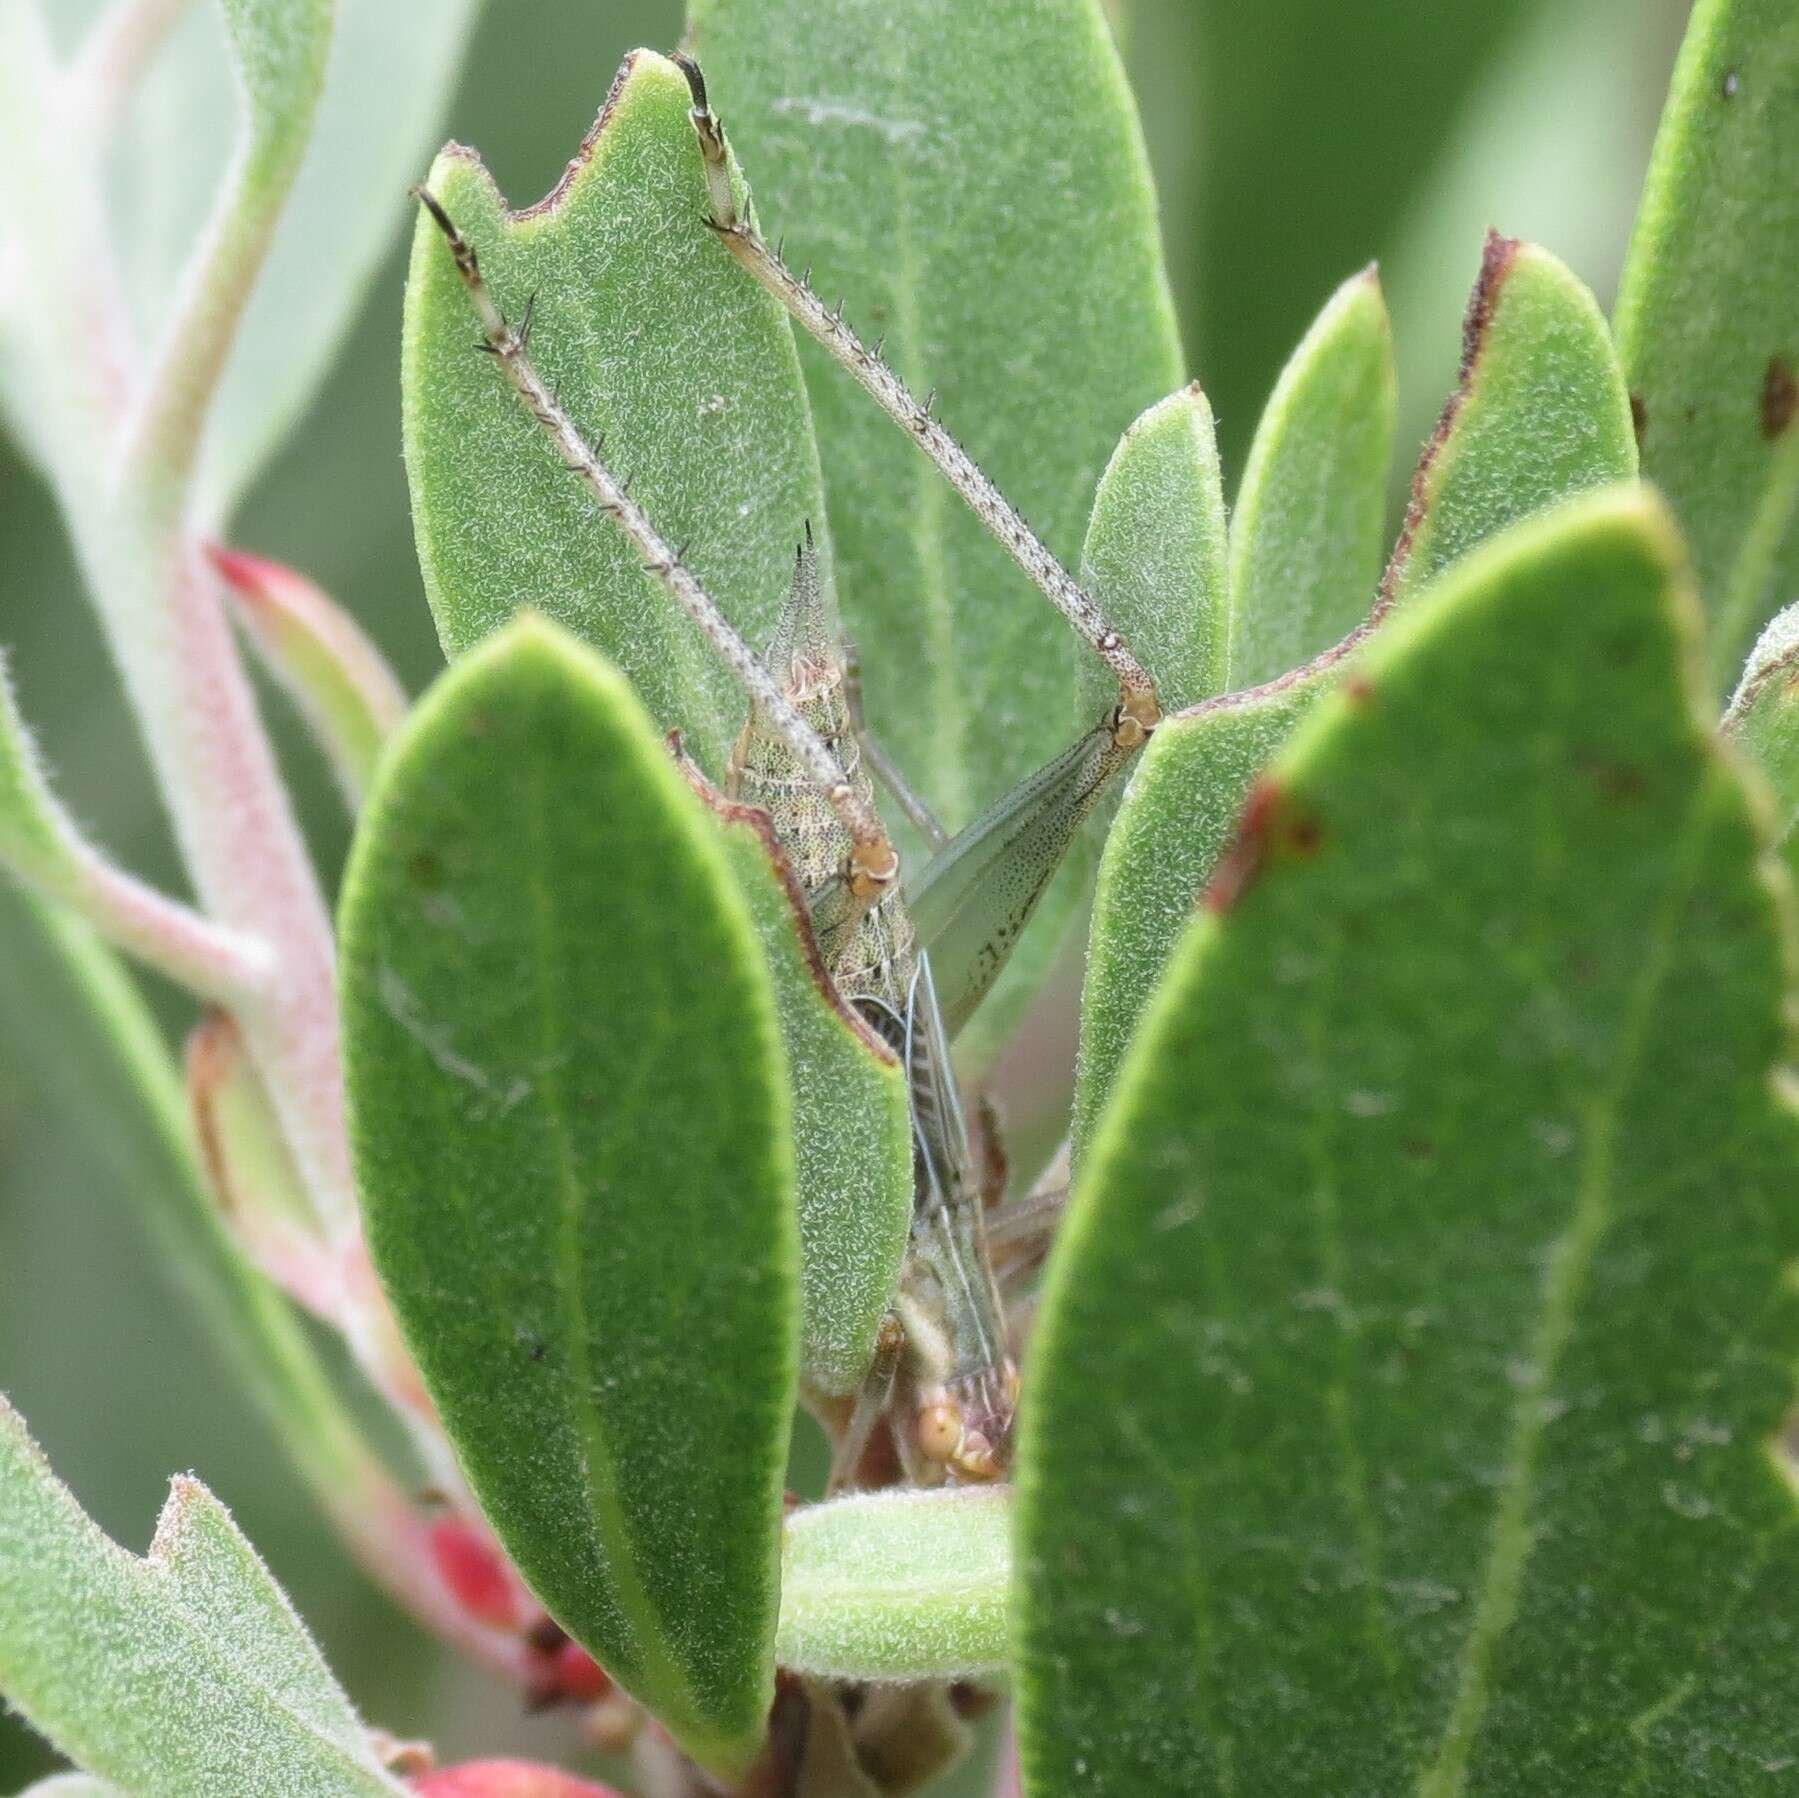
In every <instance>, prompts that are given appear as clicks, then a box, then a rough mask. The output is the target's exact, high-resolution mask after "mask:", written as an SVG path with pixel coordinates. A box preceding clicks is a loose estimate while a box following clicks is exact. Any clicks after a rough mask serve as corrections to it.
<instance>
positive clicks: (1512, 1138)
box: [1015, 490, 1799, 1798]
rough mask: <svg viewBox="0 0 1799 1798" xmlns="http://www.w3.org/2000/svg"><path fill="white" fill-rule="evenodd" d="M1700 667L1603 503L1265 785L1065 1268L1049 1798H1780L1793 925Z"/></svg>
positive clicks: (1478, 599)
mask: <svg viewBox="0 0 1799 1798" xmlns="http://www.w3.org/2000/svg"><path fill="white" fill-rule="evenodd" d="M1697 649H1698V612H1697V607H1696V604H1695V602H1694V598H1693V594H1692V591H1691V585H1690V577H1689V576H1688V574H1687V571H1686V569H1685V566H1684V563H1683V562H1682V560H1681V557H1680V552H1679V547H1678V541H1677V537H1676V534H1675V531H1674V528H1673V525H1672V522H1671V520H1670V519H1669V518H1668V516H1667V514H1666V513H1665V511H1663V510H1662V509H1661V507H1660V506H1659V505H1658V504H1657V503H1656V502H1655V501H1653V500H1651V499H1649V498H1647V497H1645V496H1643V495H1641V494H1640V493H1638V492H1636V491H1633V490H1623V491H1621V492H1615V493H1609V494H1604V495H1599V496H1594V497H1591V498H1589V499H1587V500H1584V501H1581V502H1578V503H1577V504H1576V505H1574V506H1571V507H1569V508H1568V509H1566V510H1565V511H1563V512H1561V513H1560V514H1558V515H1557V516H1556V517H1553V518H1548V519H1543V520H1539V521H1535V522H1533V523H1530V524H1527V525H1525V526H1522V527H1520V528H1519V529H1518V530H1517V531H1516V532H1514V533H1512V534H1510V535H1508V536H1507V537H1506V538H1505V539H1504V540H1503V541H1501V542H1498V543H1495V544H1493V545H1491V546H1489V547H1488V548H1487V549H1485V550H1483V551H1482V552H1480V554H1479V555H1478V556H1477V557H1475V558H1471V559H1470V560H1469V561H1468V563H1467V564H1466V565H1465V566H1464V568H1463V569H1462V570H1460V571H1458V572H1457V573H1456V574H1454V575H1452V576H1451V577H1449V579H1448V580H1446V581H1445V583H1444V584H1443V586H1442V588H1441V589H1440V594H1439V597H1438V598H1437V599H1435V600H1433V602H1432V603H1431V604H1430V605H1428V606H1425V607H1422V608H1420V610H1419V611H1418V612H1417V613H1416V614H1414V615H1412V616H1411V617H1409V618H1405V619H1402V620H1400V621H1398V622H1397V623H1396V624H1395V625H1393V626H1391V627H1389V629H1388V630H1387V631H1385V632H1383V633H1382V635H1381V637H1379V638H1377V639H1376V640H1375V641H1373V642H1372V643H1370V644H1369V645H1368V646H1367V647H1366V649H1365V650H1364V651H1363V652H1362V653H1361V655H1360V656H1359V657H1358V662H1357V667H1356V678H1355V680H1354V681H1353V683H1348V682H1346V683H1345V685H1344V687H1343V688H1342V690H1341V692H1340V693H1339V695H1337V696H1335V697H1333V698H1332V699H1330V700H1328V701H1327V702H1326V703H1325V705H1324V706H1322V707H1321V708H1320V709H1319V710H1318V711H1317V712H1315V713H1314V714H1313V716H1312V717H1311V718H1310V719H1309V720H1308V721H1307V722H1306V723H1305V724H1304V725H1303V726H1302V727H1301V729H1300V732H1299V734H1298V736H1297V737H1296V739H1295V741H1294V742H1293V743H1292V745H1291V746H1290V747H1289V749H1288V750H1287V751H1286V752H1285V753H1284V754H1283V755H1282V756H1281V758H1280V759H1279V760H1278V761H1277V763H1276V765H1275V768H1274V770H1273V772H1272V774H1271V775H1270V777H1269V780H1270V785H1269V786H1268V787H1267V788H1265V789H1264V793H1263V800H1262V803H1261V804H1260V805H1259V806H1256V807H1252V815H1253V816H1254V818H1255V820H1256V822H1255V825H1254V827H1253V828H1252V829H1251V830H1250V831H1249V832H1248V833H1247V835H1246V838H1245V842H1244V844H1243V852H1244V854H1245V855H1246V856H1247V857H1248V858H1249V859H1247V860H1246V861H1245V863H1244V867H1243V879H1242V880H1241V881H1240V882H1239V883H1238V887H1237V891H1236V896H1235V901H1234V904H1233V905H1231V906H1230V907H1229V908H1228V909H1225V910H1222V911H1219V912H1215V913H1214V914H1212V915H1209V916H1206V917H1204V918H1202V919H1201V920H1200V921H1199V922H1198V923H1197V924H1195V925H1194V926H1193V927H1192V929H1191V930H1190V931H1189V933H1188V934H1187V936H1186V937H1185V938H1184V940H1183V941H1182V943H1181V945H1180V947H1179V949H1178V950H1177V951H1176V954H1175V957H1174V960H1173V963H1172V965H1171V967H1170V970H1169V973H1168V976H1167V978H1166V980H1165V982H1164V984H1163V986H1162V988H1161V989H1160V991H1159V993H1158V994H1157V997H1156V999H1155V1001H1154V1002H1153V1004H1152V1007H1151V1011H1150V1013H1149V1015H1148V1016H1147V1017H1146V1018H1145V1020H1144V1024H1143V1028H1142V1032H1141V1034H1140V1036H1139V1039H1138V1042H1137V1044H1136V1046H1135V1048H1134V1050H1133V1051H1132V1054H1131V1056H1130V1059H1129V1061H1128V1063H1127V1065H1126V1067H1125V1069H1124V1070H1123V1072H1122V1073H1121V1075H1120V1076H1119V1081H1118V1087H1117V1091H1116V1093H1115V1095H1114V1098H1113V1101H1112V1105H1111V1108H1110V1110H1109V1112H1108V1114H1107V1116H1106V1118H1105V1119H1104V1121H1103V1122H1102V1123H1101V1125H1100V1129H1099V1133H1098V1136H1097V1139H1096V1140H1095V1141H1094V1143H1093V1145H1092V1148H1091V1150H1090V1154H1089V1158H1088V1163H1087V1167H1086V1170H1085V1174H1084V1177H1083V1182H1082V1185H1081V1187H1080V1189H1079V1191H1078V1193H1077V1198H1076V1204H1075V1209H1074V1212H1073V1214H1072V1215H1071V1217H1070V1219H1069V1222H1068V1225H1067V1226H1066V1229H1065V1232H1064V1237H1063V1240H1062V1242H1061V1243H1060V1244H1059V1245H1058V1249H1057V1252H1056V1256H1055V1258H1054V1260H1053V1262H1052V1264H1051V1269H1050V1274H1049V1290H1048V1294H1047V1296H1046V1299H1045V1301H1044V1308H1043V1312H1042V1316H1041V1320H1040V1324H1039V1334H1038V1337H1037V1340H1036V1344H1035V1348H1034V1353H1033V1358H1032V1362H1031V1365H1030V1367H1029V1368H1028V1370H1027V1376H1026V1377H1027V1389H1028V1391H1029V1392H1030V1395H1031V1402H1030V1405H1029V1406H1028V1407H1027V1409H1026V1410H1025V1412H1024V1420H1023V1421H1024V1441H1023V1443H1022V1445H1021V1451H1020V1485H1019V1492H1018V1497H1017V1501H1016V1502H1017V1504H1018V1507H1019V1535H1018V1557H1019V1558H1018V1568H1017V1584H1016V1588H1015V1602H1016V1604H1017V1607H1018V1612H1017V1615H1018V1619H1019V1627H1020V1630H1021V1646H1020V1673H1019V1680H1020V1691H1021V1695H1022V1699H1023V1717H1024V1743H1025V1755H1026V1765H1027V1772H1028V1775H1029V1777H1028V1781H1027V1789H1028V1790H1029V1791H1030V1792H1031V1793H1032V1794H1033V1798H1049V1795H1051V1794H1054V1795H1056V1798H1061V1795H1062V1794H1074V1793H1079V1794H1113V1793H1127V1792H1128V1793H1130V1794H1132V1798H1156V1795H1157V1794H1164V1793H1166V1794H1177V1793H1178V1794H1181V1795H1182V1798H1192V1795H1194V1794H1199V1793H1207V1792H1222V1791H1227V1790H1232V1791H1240V1792H1241V1791H1283V1792H1285V1791H1295V1792H1297V1791H1326V1790H1328V1791H1331V1792H1337V1793H1343V1794H1345V1795H1346V1798H1347V1795H1350V1794H1358V1795H1359V1794H1369V1795H1373V1794H1377V1793H1380V1794H1387V1793H1393V1792H1401V1791H1405V1792H1415V1793H1417V1794H1420V1798H1449V1795H1450V1794H1453V1793H1458V1792H1468V1793H1473V1792H1479V1793H1483V1794H1489V1795H1492V1798H1500V1795H1507V1794H1518V1795H1520V1798H1522V1795H1523V1794H1527V1793H1536V1792H1541V1791H1543V1790H1545V1789H1548V1788H1553V1789H1554V1790H1555V1791H1557V1792H1560V1793H1571V1794H1572V1793H1579V1794H1584V1793H1594V1794H1599V1793H1616V1792H1619V1791H1625V1790H1628V1791H1632V1792H1637V1793H1643V1794H1668V1795H1669V1798H1673V1795H1674V1794H1686V1793H1691V1792H1694V1791H1699V1790H1703V1791H1706V1792H1708V1793H1773V1792H1776V1791H1779V1790H1781V1789H1782V1788H1783V1786H1784V1784H1785V1782H1786V1779H1787V1775H1786V1774H1785V1773H1784V1772H1782V1771H1781V1769H1782V1768H1783V1767H1788V1766H1790V1764H1791V1761H1790V1755H1791V1750H1792V1740H1793V1737H1792V1722H1791V1713H1790V1706H1789V1704H1788V1694H1789V1692H1790V1690H1791V1684H1792V1679H1793V1676H1794V1673H1795V1671H1796V1670H1799V1630H1795V1627H1794V1623H1793V1618H1794V1615H1795V1607H1796V1606H1799V1530H1796V1529H1795V1527H1794V1525H1795V1522H1796V1521H1799V1518H1796V1515H1795V1502H1794V1490H1793V1483H1792V1477H1791V1474H1790V1471H1789V1469H1788V1467H1787V1463H1786V1458H1785V1451H1784V1450H1783V1449H1781V1448H1780V1446H1779V1444H1778V1437H1779V1434H1780V1432H1781V1430H1782V1426H1783V1423H1784V1420H1785V1418H1786V1417H1787V1415H1788V1413H1789V1411H1790V1409H1791V1405H1792V1400H1793V1386H1794V1374H1793V1367H1794V1359H1795V1351H1796V1350H1799V1306H1796V1303H1795V1298H1794V1294H1793V1291H1792V1287H1791V1282H1790V1277H1789V1274H1788V1269H1789V1268H1790V1266H1791V1263H1792V1260H1793V1256H1794V1253H1795V1250H1796V1249H1799V1210H1796V1209H1795V1207H1794V1204H1793V1197H1792V1167H1793V1158H1794V1154H1795V1150H1796V1148H1799V1128H1796V1125H1795V1118H1794V1114H1793V1112H1792V1110H1791V1108H1790V1102H1789V1101H1788V1100H1787V1099H1786V1098H1785V1097H1784V1095H1783V1094H1782V1092H1781V1091H1780V1090H1779V1089H1778V1088H1777V1086H1776V1083H1775V1079H1774V1075H1775V1073H1776V1071H1777V1069H1779V1068H1780V1067H1781V1066H1782V1065H1783V1063H1784V1059H1785V1056H1786V1054H1787V1052H1788V1049H1789V1039H1788V1034H1787V1028H1786V1023H1785V1019H1784V1015H1783V1012H1784V1004H1785V999H1784V995H1785V992H1786V986H1787V975H1788V969H1789V966H1790V956H1789V951H1790V935H1791V920H1790V916H1789V913H1788V911H1787V908H1786V905H1785V903H1784V901H1783V898H1782V895H1781V894H1780V893H1779V892H1777V891H1776V889H1775V888H1774V887H1773V886H1772V885H1771V884H1770V883H1769V881H1768V879H1767V877H1766V838H1765V836H1764V834H1763V831H1762V828H1761V815H1760V808H1759V807H1757V806H1756V805H1754V804H1752V803H1751V799H1750V795H1749V794H1748V793H1747V792H1746V790H1745V789H1744V787H1743V786H1742V784H1741V782H1740V781H1739V779H1738V777H1737V775H1736V774H1735V772H1734V770H1733V768H1732V767H1731V766H1730V764H1729V762H1728V761H1727V759H1726V758H1724V757H1722V756H1720V755H1719V754H1718V753H1717V751H1716V748H1715V745H1714V742H1713V740H1712V736H1711V732H1710V730H1709V729H1708V727H1707V725H1706V723H1705V720H1704V718H1703V716H1702V714H1701V712H1700V710H1699V707H1698V705H1697V703H1696V701H1697V699H1698V696H1699V693H1700V691H1701V679H1700V670H1699V658H1698V654H1697ZM1420 744H1428V745H1429V753H1428V754H1420V753H1419V745H1420Z"/></svg>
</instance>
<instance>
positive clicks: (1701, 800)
mask: <svg viewBox="0 0 1799 1798" xmlns="http://www.w3.org/2000/svg"><path fill="white" fill-rule="evenodd" d="M1694 749H1695V751H1696V752H1697V753H1698V754H1700V755H1703V754H1705V753H1706V752H1705V749H1704V746H1703V745H1699V744H1695V745H1694ZM1706 797H1707V785H1706V780H1705V773H1704V772H1701V774H1700V775H1699V777H1698V790H1697V791H1696V792H1695V793H1694V795H1693V797H1692V800H1691V802H1690V804H1689V806H1688V810H1687V815H1686V818H1685V820H1684V822H1683V825H1682V828H1681V831H1680V834H1679V837H1678V838H1677V844H1678V847H1677V848H1675V847H1674V846H1672V845H1671V853H1670V859H1671V860H1673V861H1675V862H1676V870H1675V878H1674V879H1673V880H1672V881H1671V883H1670V887H1669V892H1668V896H1667V898H1666V900H1665V901H1664V903H1663V912H1662V917H1661V920H1660V922H1659V924H1658V925H1657V927H1656V930H1655V933H1654V936H1653V938H1652V940H1651V941H1650V943H1649V944H1648V946H1647V949H1646V952H1645V954H1644V956H1643V959H1642V964H1641V972H1640V974H1639V976H1638V979H1637V983H1636V988H1635V991H1634V992H1633V993H1632V995H1631V998H1630V1002H1629V1007H1628V1011H1627V1015H1626V1017H1625V1020H1624V1026H1623V1028H1622V1030H1621V1031H1620V1032H1619V1037H1618V1049H1617V1053H1616V1064H1615V1068H1614V1072H1613V1077H1612V1079H1611V1080H1610V1082H1609V1083H1608V1084H1607V1086H1606V1088H1605V1090H1604V1091H1603V1092H1601V1093H1599V1094H1597V1095H1595V1096H1594V1097H1593V1098H1592V1099H1591V1100H1589V1101H1588V1103H1587V1105H1586V1107H1585V1114H1586V1115H1585V1119H1584V1123H1583V1127H1582V1130H1583V1137H1584V1145H1583V1152H1582V1156H1581V1175H1580V1182H1579V1186H1578V1188H1577V1191H1576V1194H1575V1201H1574V1207H1573V1213H1572V1216H1571V1217H1570V1219H1569V1222H1568V1226H1567V1228H1566V1229H1565V1230H1564V1231H1563V1233H1562V1234H1561V1236H1560V1237H1558V1238H1557V1239H1556V1241H1555V1243H1554V1244H1553V1245H1552V1247H1551V1249H1550V1253H1549V1257H1548V1260H1549V1271H1548V1275H1547V1278H1546V1279H1545V1281H1544V1288H1543V1296H1542V1304H1541V1306H1540V1308H1539V1310H1538V1314H1537V1320H1536V1325H1535V1327H1534V1329H1533V1330H1532V1332H1531V1336H1530V1349H1529V1357H1528V1365H1529V1367H1530V1370H1531V1377H1530V1379H1529V1380H1528V1381H1527V1382H1525V1383H1523V1384H1522V1385H1521V1386H1520V1388H1519V1391H1518V1396H1517V1398H1516V1400H1515V1401H1514V1404H1513V1407H1512V1433H1511V1434H1512V1440H1511V1447H1510V1449H1509V1451H1508V1453H1507V1456H1506V1463H1505V1473H1504V1476H1503V1478H1502V1479H1501V1482H1500V1486H1499V1498H1498V1503H1497V1505H1496V1507H1495V1510H1494V1522H1493V1529H1492V1533H1491V1535H1490V1537H1489V1541H1488V1549H1487V1555H1486V1562H1485V1569H1484V1573H1483V1576H1482V1579H1481V1590H1480V1596H1479V1598H1478V1600H1477V1601H1476V1604H1475V1610H1474V1616H1473V1620H1472V1622H1471V1624H1470V1626H1469V1631H1468V1637H1467V1640H1466V1642H1465V1644H1464V1646H1463V1650H1462V1654H1461V1670H1460V1674H1459V1676H1458V1680H1457V1687H1456V1694H1455V1698H1454V1700H1453V1702H1452V1703H1451V1706H1450V1710H1449V1715H1448V1718H1447V1719H1446V1721H1445V1723H1444V1726H1443V1731H1442V1734H1441V1736H1440V1737H1439V1739H1438V1744H1437V1753H1436V1756H1435V1758H1434V1760H1433V1761H1432V1762H1431V1764H1430V1765H1429V1766H1428V1767H1426V1768H1425V1769H1424V1770H1423V1771H1422V1772H1421V1773H1420V1775H1419V1777H1418V1783H1417V1788H1416V1794H1417V1798H1459V1794H1460V1793H1461V1791H1462V1789H1463V1785H1464V1781H1465V1780H1466V1777H1467V1773H1468V1765H1469V1761H1470V1760H1471V1758H1472V1756H1473V1752H1474V1746H1475V1742H1476V1740H1477V1738H1478V1737H1479V1734H1480V1730H1481V1727H1482V1724H1483V1723H1484V1722H1485V1719H1486V1712H1487V1707H1488V1702H1489V1699H1490V1697H1491V1680H1492V1672H1493V1662H1494V1659H1495V1657H1496V1656H1497V1654H1498V1651H1499V1646H1500V1643H1501V1642H1502V1640H1503V1639H1504V1637H1505V1634H1506V1632H1507V1631H1508V1630H1509V1629H1510V1627H1511V1625H1512V1623H1513V1622H1514V1621H1515V1619H1516V1616H1517V1610H1518V1601H1519V1596H1520V1593H1521V1592H1522V1589H1523V1585H1524V1577H1525V1573H1526V1570H1527V1568H1528V1565H1529V1561H1530V1556H1531V1551H1532V1532H1531V1530H1530V1527H1529V1512H1530V1507H1531V1500H1532V1496H1533V1486H1534V1480H1535V1474H1536V1465H1537V1455H1538V1450H1539V1448H1540V1447H1541V1444H1542V1439H1543V1435H1544V1433H1545V1431H1546V1430H1547V1428H1548V1425H1549V1422H1550V1406H1549V1403H1548V1400H1549V1394H1550V1390H1551V1387H1552V1386H1553V1383H1554V1376H1555V1373H1556V1370H1557V1366H1558V1363H1559V1360H1560V1357H1561V1354H1562V1352H1563V1350H1564V1349H1565V1348H1566V1347H1567V1345H1568V1342H1569V1340H1570V1339H1571V1337H1572V1336H1573V1334H1574V1330H1575V1326H1576V1323H1577V1321H1578V1316H1579V1306H1580V1300H1581V1297H1582V1295H1583V1290H1584V1287H1585V1284H1586V1277H1587V1275H1588V1273H1589V1272H1590V1271H1591V1268H1592V1264H1593V1259H1594V1256H1595V1254H1596V1253H1597V1251H1598V1247H1599V1244H1600V1242H1601V1240H1602V1239H1603V1237H1604V1235H1605V1233H1606V1229H1607V1227H1608V1226H1609V1224H1610V1223H1611V1221H1612V1206H1611V1194H1612V1186H1613V1179H1614V1175H1615V1166H1614V1150H1615V1146H1616V1139H1617V1134H1618V1122H1619V1116H1620V1113H1621V1112H1622V1110H1623V1108H1624V1103H1625V1100H1626V1099H1627V1097H1628V1095H1629V1093H1630V1089H1631V1087H1632V1085H1633V1083H1634V1080H1635V1076H1636V1071H1637V1064H1638V1061H1639V1058H1640V1056H1641V1053H1642V1049H1643V1045H1644V1040H1645V1038H1646V1036H1647V1034H1648V1029H1649V1019H1650V1015H1651V1012H1652V1010H1653V1007H1654V1003H1655V999H1656V996H1657V994H1658V993H1659V991H1660V989H1661V984H1662V981H1663V979H1664V978H1665V976H1666V975H1667V972H1668V969H1669V966H1670V964H1671V962H1672V959H1673V951H1674V945H1675V943H1676V941H1677V940H1678V936H1679V927H1680V920H1681V917H1682V915H1683V913H1684V911H1685V908H1686V902H1687V899H1688V897H1689V896H1690V894H1691V892H1692V890H1693V886H1694V882H1695V879H1696V875H1697V866H1696V862H1697V857H1698V853H1699V850H1700V847H1701V846H1702V844H1703V843H1704V841H1705V831H1704V828H1703V825H1704V822H1705V816H1706V810H1707V807H1706Z"/></svg>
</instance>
